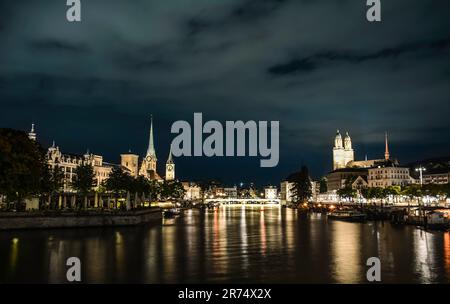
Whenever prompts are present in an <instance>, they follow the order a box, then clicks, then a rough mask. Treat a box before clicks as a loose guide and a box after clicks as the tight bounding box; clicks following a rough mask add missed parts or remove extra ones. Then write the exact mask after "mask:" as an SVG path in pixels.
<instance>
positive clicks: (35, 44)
mask: <svg viewBox="0 0 450 304" xmlns="http://www.w3.org/2000/svg"><path fill="white" fill-rule="evenodd" d="M30 47H31V49H32V50H33V51H44V52H45V51H48V52H52V51H67V52H86V51H88V48H87V46H86V45H84V44H75V43H69V42H65V41H61V40H54V39H47V40H36V41H32V42H30Z"/></svg>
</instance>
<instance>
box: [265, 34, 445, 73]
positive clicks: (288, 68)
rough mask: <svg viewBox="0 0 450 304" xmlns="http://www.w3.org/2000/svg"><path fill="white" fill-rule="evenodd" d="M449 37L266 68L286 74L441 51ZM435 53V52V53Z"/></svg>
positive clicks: (322, 55) (319, 56) (333, 53)
mask: <svg viewBox="0 0 450 304" xmlns="http://www.w3.org/2000/svg"><path fill="white" fill-rule="evenodd" d="M449 46H450V39H439V40H434V41H431V42H417V43H409V44H406V45H400V46H396V47H390V48H384V49H382V50H378V51H375V52H370V53H367V54H358V53H357V52H352V51H346V52H339V51H327V52H322V53H318V54H314V55H311V56H309V57H306V58H301V59H293V60H291V61H289V62H288V63H282V64H276V65H273V66H271V67H269V68H268V70H267V71H268V72H269V73H270V74H273V75H288V74H295V73H301V72H311V71H314V70H315V69H317V68H318V67H319V66H324V65H327V64H330V63H332V62H344V63H352V64H357V63H363V62H365V61H369V60H379V59H389V58H397V57H399V56H402V55H405V54H408V53H413V52H419V51H424V50H431V51H442V50H444V49H447V48H449ZM435 55H436V54H435Z"/></svg>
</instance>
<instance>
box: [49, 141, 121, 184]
mask: <svg viewBox="0 0 450 304" xmlns="http://www.w3.org/2000/svg"><path fill="white" fill-rule="evenodd" d="M46 158H47V163H48V165H49V167H50V169H51V170H53V169H54V168H55V167H59V168H60V169H61V170H62V172H63V174H64V182H63V191H64V192H72V191H73V190H72V187H71V183H72V181H73V179H74V177H75V169H76V168H77V167H78V166H79V165H86V164H88V165H91V166H92V167H93V169H94V174H95V179H96V183H95V184H96V187H99V186H100V185H101V183H102V182H103V181H104V180H106V179H107V178H108V177H109V174H110V172H111V170H112V168H113V167H114V166H116V165H114V164H111V163H107V162H104V161H103V157H102V156H101V155H97V154H93V153H89V151H88V152H86V153H85V154H84V155H77V154H69V153H62V152H61V151H60V149H59V147H58V146H56V145H55V142H53V144H52V146H51V147H50V148H48V150H47V155H46Z"/></svg>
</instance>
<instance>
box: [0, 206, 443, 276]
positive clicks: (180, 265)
mask: <svg viewBox="0 0 450 304" xmlns="http://www.w3.org/2000/svg"><path fill="white" fill-rule="evenodd" d="M71 256H75V257H79V258H80V259H81V261H82V280H83V281H84V282H89V283H103V282H105V283H107V282H130V283H177V282H180V283H197V282H209V283H221V282H225V283H238V282H255V283H259V282H267V283H270V282H273V283H283V282H284V283H358V282H362V283H365V280H366V279H365V277H366V273H365V272H366V270H367V266H366V265H365V263H366V260H367V259H368V258H369V257H372V256H378V257H380V259H381V267H382V281H383V282H385V283H413V282H422V283H433V282H441V283H448V282H449V281H450V234H449V233H442V232H432V233H430V232H425V231H422V230H419V229H416V228H415V227H412V226H392V225H391V224H390V223H388V222H384V223H383V222H369V223H365V224H358V223H345V222H339V221H328V220H327V219H326V216H324V215H321V214H310V215H308V216H305V215H301V214H298V213H297V212H296V211H295V210H291V209H284V208H279V207H268V206H265V207H264V208H261V207H260V206H245V207H244V206H237V207H234V206H224V207H220V208H217V209H215V210H208V211H207V212H206V213H203V212H200V211H198V210H187V211H185V212H184V214H183V215H182V216H180V217H177V218H174V219H164V220H163V221H162V224H153V225H148V226H140V227H128V228H104V229H91V228H88V229H77V230H75V229H74V230H71V229H64V230H41V231H10V232H2V233H1V234H0V282H50V283H58V282H62V283H64V282H65V278H66V275H65V272H66V269H67V267H66V265H65V262H66V259H67V258H68V257H71Z"/></svg>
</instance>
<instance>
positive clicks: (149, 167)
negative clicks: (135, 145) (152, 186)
mask: <svg viewBox="0 0 450 304" xmlns="http://www.w3.org/2000/svg"><path fill="white" fill-rule="evenodd" d="M156 162H157V158H156V152H155V145H154V143H153V117H151V118H150V137H149V140H148V148H147V154H146V155H145V157H144V159H143V160H142V164H141V168H140V170H139V175H143V176H145V177H146V178H148V179H156V180H161V177H159V175H158V173H157V172H156Z"/></svg>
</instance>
